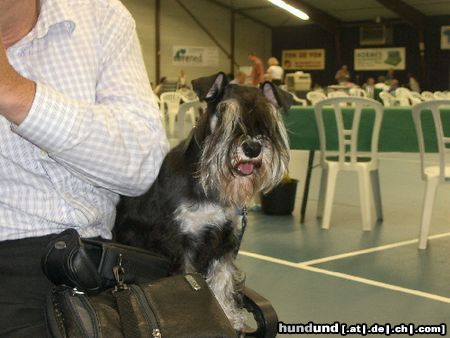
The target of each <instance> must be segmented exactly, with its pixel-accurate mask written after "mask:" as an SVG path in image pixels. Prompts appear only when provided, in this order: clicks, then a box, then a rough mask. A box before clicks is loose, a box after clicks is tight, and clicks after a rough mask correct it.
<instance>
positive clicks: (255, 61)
mask: <svg viewBox="0 0 450 338" xmlns="http://www.w3.org/2000/svg"><path fill="white" fill-rule="evenodd" d="M248 60H249V61H250V62H251V63H252V72H251V73H250V80H251V84H252V85H254V86H258V85H259V84H260V83H261V82H263V81H264V65H263V63H262V61H261V59H260V58H259V57H257V56H256V55H255V53H249V54H248Z"/></svg>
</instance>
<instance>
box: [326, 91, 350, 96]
mask: <svg viewBox="0 0 450 338" xmlns="http://www.w3.org/2000/svg"><path fill="white" fill-rule="evenodd" d="M327 96H328V97H345V96H348V94H347V93H346V92H343V91H342V90H335V91H332V92H329V93H328V94H327Z"/></svg>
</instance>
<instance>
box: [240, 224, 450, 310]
mask: <svg viewBox="0 0 450 338" xmlns="http://www.w3.org/2000/svg"><path fill="white" fill-rule="evenodd" d="M447 236H450V232H448V233H444V234H438V235H433V236H429V237H428V239H429V240H430V239H431V240H432V239H437V238H442V237H447ZM417 242H418V240H417V239H413V240H409V241H403V242H398V243H393V244H388V245H382V246H379V247H374V248H370V249H365V250H359V251H354V252H348V253H345V254H341V255H335V256H330V257H324V258H319V259H314V260H310V261H305V262H299V263H294V262H291V261H287V260H284V259H280V258H275V257H270V256H265V255H260V254H257V253H253V252H248V251H239V254H240V255H242V256H247V257H252V258H255V259H259V260H263V261H266V262H270V263H275V264H279V265H285V266H289V267H292V268H296V269H301V270H307V271H312V272H316V273H321V274H325V275H329V276H333V277H337V278H342V279H346V280H351V281H354V282H359V283H363V284H368V285H372V286H377V287H380V288H383V289H389V290H394V291H398V292H402V293H407V294H410V295H414V296H418V297H423V298H427V299H432V300H436V301H440V302H444V303H450V298H448V297H443V296H439V295H435V294H432V293H428V292H423V291H419V290H414V289H408V288H404V287H401V286H397V285H393V284H387V283H383V282H378V281H375V280H372V279H367V278H363V277H358V276H354V275H349V274H346V273H341V272H336V271H329V270H325V269H321V268H318V267H314V266H311V265H313V264H319V263H324V262H329V261H333V260H338V259H343V258H347V257H353V256H357V255H363V254H367V253H371V252H376V251H381V250H388V249H392V248H396V247H400V246H404V245H409V244H414V243H417Z"/></svg>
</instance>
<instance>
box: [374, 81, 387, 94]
mask: <svg viewBox="0 0 450 338" xmlns="http://www.w3.org/2000/svg"><path fill="white" fill-rule="evenodd" d="M375 88H377V89H381V90H382V91H384V92H385V91H388V90H389V86H388V85H387V84H385V83H375Z"/></svg>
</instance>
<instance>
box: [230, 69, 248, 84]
mask: <svg viewBox="0 0 450 338" xmlns="http://www.w3.org/2000/svg"><path fill="white" fill-rule="evenodd" d="M246 80H247V75H246V74H245V73H244V72H241V71H239V72H238V73H237V74H236V76H235V77H234V79H233V80H231V81H230V83H233V84H239V85H245V84H246V83H245V81H246Z"/></svg>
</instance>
